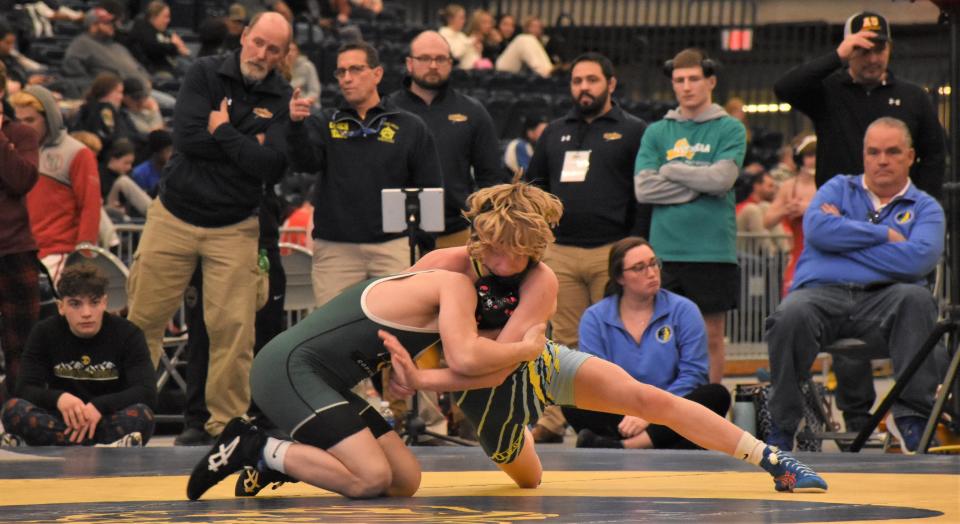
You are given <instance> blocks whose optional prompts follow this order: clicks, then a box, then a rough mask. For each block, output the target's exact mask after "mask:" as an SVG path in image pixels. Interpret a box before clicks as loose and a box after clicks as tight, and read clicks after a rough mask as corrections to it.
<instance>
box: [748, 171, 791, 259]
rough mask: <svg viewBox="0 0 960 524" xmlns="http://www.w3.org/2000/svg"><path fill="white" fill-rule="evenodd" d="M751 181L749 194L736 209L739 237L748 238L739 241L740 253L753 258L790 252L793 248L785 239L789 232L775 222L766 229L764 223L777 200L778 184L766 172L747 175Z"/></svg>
mask: <svg viewBox="0 0 960 524" xmlns="http://www.w3.org/2000/svg"><path fill="white" fill-rule="evenodd" d="M748 180H749V182H748V183H749V184H750V194H749V195H747V198H745V199H744V200H743V201H742V202H739V203H737V205H736V207H735V213H736V217H737V233H746V234H747V235H748V236H746V237H744V238H738V239H737V240H738V249H740V250H741V251H747V252H750V253H754V254H760V253H763V254H774V253H776V252H778V251H787V250H789V249H790V245H789V242H787V241H786V239H785V238H784V237H785V236H786V232H785V231H784V230H783V226H781V225H780V223H779V222H776V223H774V224H772V225H771V226H770V227H767V225H766V224H764V220H763V217H764V213H766V211H767V208H769V207H770V203H771V202H773V199H774V198H775V197H776V196H777V184H776V183H774V181H773V177H771V176H770V174H769V173H767V172H766V171H760V173H758V174H756V175H748Z"/></svg>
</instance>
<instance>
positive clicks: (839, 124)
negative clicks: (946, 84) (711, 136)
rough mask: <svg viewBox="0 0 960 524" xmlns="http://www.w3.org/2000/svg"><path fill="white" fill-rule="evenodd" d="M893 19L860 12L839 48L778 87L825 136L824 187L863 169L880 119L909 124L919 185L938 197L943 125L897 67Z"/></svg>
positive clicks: (820, 158) (821, 151)
mask: <svg viewBox="0 0 960 524" xmlns="http://www.w3.org/2000/svg"><path fill="white" fill-rule="evenodd" d="M892 48H893V41H892V39H891V37H890V24H889V23H887V19H886V18H884V17H883V16H882V15H879V14H877V13H872V12H868V11H864V12H860V13H857V14H854V15H853V16H851V17H850V18H848V19H847V21H846V23H845V24H844V26H843V41H842V42H840V45H839V46H837V50H836V52H830V53H828V54H827V55H825V56H822V57H820V58H816V59H814V60H811V61H810V62H807V63H805V64H801V65H799V66H797V67H794V68H793V69H791V70H790V71H787V73H786V74H785V75H784V76H783V77H781V78H780V79H779V80H777V83H776V84H775V85H774V91H775V92H776V93H777V96H778V97H779V98H780V99H781V100H783V101H784V102H789V103H790V104H792V105H793V106H794V107H795V108H797V109H799V110H800V111H801V112H802V113H803V114H805V115H807V116H808V117H810V119H811V120H813V125H814V128H815V129H816V135H817V141H818V144H817V187H819V186H822V185H823V184H824V183H825V182H826V181H827V180H828V179H830V177H833V176H834V175H838V174H847V175H855V174H858V173H863V155H862V151H863V136H864V134H865V133H866V131H867V126H868V125H870V123H871V122H873V121H874V120H876V119H877V118H880V117H883V116H891V117H894V118H897V119H899V120H902V121H903V122H905V123H906V124H907V127H908V128H909V130H910V135H911V136H912V137H913V140H914V147H915V148H916V152H917V155H916V156H917V160H916V161H915V163H914V164H913V167H912V169H911V170H910V178H911V180H912V181H913V183H914V184H916V185H917V187H919V188H920V189H922V190H923V191H926V192H927V193H929V194H930V195H932V196H933V197H935V198H939V197H940V191H941V185H942V184H943V172H944V161H945V152H944V151H945V146H944V136H943V129H942V128H941V127H940V122H939V121H938V120H937V113H936V110H935V109H934V107H933V105H932V104H931V102H930V98H929V96H928V95H927V92H926V91H924V90H923V88H921V87H920V86H918V85H916V84H912V83H910V82H906V81H903V80H900V79H899V78H896V77H894V75H893V73H892V72H891V71H890V70H889V68H888V66H889V64H890V52H891V50H892Z"/></svg>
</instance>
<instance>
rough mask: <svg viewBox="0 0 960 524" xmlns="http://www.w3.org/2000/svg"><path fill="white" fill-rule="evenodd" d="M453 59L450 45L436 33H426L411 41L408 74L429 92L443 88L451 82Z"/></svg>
mask: <svg viewBox="0 0 960 524" xmlns="http://www.w3.org/2000/svg"><path fill="white" fill-rule="evenodd" d="M452 69H453V57H452V56H451V55H450V43H449V42H447V39H446V38H444V37H442V36H441V35H440V33H438V32H436V31H424V32H422V33H420V34H419V35H417V36H416V37H415V38H414V39H413V40H411V41H410V56H408V57H407V73H408V74H409V75H410V79H411V80H412V81H413V82H414V83H415V84H416V85H418V86H419V87H422V88H424V89H429V90H438V89H441V88H443V86H445V85H446V84H447V81H448V80H450V71H451V70H452Z"/></svg>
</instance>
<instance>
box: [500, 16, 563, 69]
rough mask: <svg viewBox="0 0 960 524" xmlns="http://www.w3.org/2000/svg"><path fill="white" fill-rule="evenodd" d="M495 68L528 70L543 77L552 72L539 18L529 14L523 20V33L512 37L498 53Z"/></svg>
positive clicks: (552, 67) (551, 63)
mask: <svg viewBox="0 0 960 524" xmlns="http://www.w3.org/2000/svg"><path fill="white" fill-rule="evenodd" d="M496 68H497V71H506V72H508V73H519V72H521V71H524V70H529V71H533V72H534V73H536V74H538V75H540V76H542V77H544V78H547V77H549V76H550V75H551V74H553V70H554V66H553V62H552V61H551V60H550V55H548V54H547V50H546V48H545V47H544V45H543V22H542V21H541V20H540V19H539V18H537V17H535V16H531V17H527V18H526V19H525V20H524V22H523V33H521V34H519V35H517V36H516V37H514V38H513V40H511V41H510V43H509V44H508V45H507V47H506V48H505V49H504V50H503V52H502V53H500V56H499V57H497V62H496Z"/></svg>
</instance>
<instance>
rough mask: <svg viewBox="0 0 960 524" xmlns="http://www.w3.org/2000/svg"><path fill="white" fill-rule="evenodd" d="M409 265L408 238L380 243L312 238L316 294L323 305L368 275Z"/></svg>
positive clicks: (392, 272)
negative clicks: (356, 242)
mask: <svg viewBox="0 0 960 524" xmlns="http://www.w3.org/2000/svg"><path fill="white" fill-rule="evenodd" d="M408 267H410V248H409V247H408V245H407V239H406V238H397V239H394V240H388V241H387V242H383V243H380V244H354V243H350V242H331V241H329V240H321V239H319V238H316V239H314V240H313V271H312V273H311V280H313V296H314V298H316V300H317V307H320V306H322V305H324V304H326V303H327V302H329V301H330V300H331V299H332V298H334V297H336V296H337V295H339V294H340V292H341V291H343V290H344V289H346V288H348V287H350V286H352V285H353V284H356V283H357V282H360V281H362V280H366V279H368V278H373V277H384V276H387V275H394V274H396V273H402V272H403V271H405V270H406V269H407V268H408Z"/></svg>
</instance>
